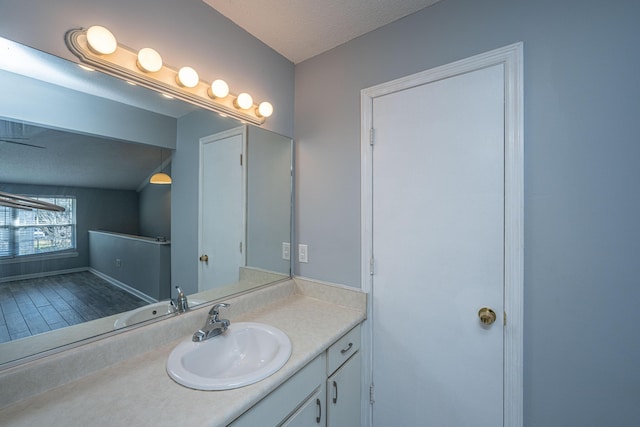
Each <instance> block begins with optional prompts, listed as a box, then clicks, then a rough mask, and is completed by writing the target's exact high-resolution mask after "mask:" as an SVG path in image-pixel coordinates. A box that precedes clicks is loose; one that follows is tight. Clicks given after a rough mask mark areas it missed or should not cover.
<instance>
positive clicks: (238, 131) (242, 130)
mask: <svg viewBox="0 0 640 427" xmlns="http://www.w3.org/2000/svg"><path fill="white" fill-rule="evenodd" d="M236 135H241V136H242V156H243V170H242V184H241V185H242V200H243V206H242V218H241V220H242V223H243V224H244V236H243V238H242V261H241V263H242V265H246V263H247V255H246V253H247V249H246V248H247V167H246V164H247V163H246V162H247V126H246V125H243V126H238V127H236V128H233V129H229V130H226V131H223V132H219V133H216V134H213V135H209V136H205V137H202V138H200V142H199V154H198V164H199V170H198V174H199V176H198V230H203V221H204V215H203V214H202V203H203V191H202V190H203V188H204V186H203V183H202V181H203V180H204V164H203V162H204V155H203V150H204V145H205V144H208V143H210V142H214V141H219V140H221V139H226V138H230V137H232V136H236ZM202 244H203V242H202V233H201V232H199V233H198V256H200V255H201V254H203V253H204V252H203V248H202ZM201 286H202V268H201V266H200V264H198V291H201V290H202V289H201Z"/></svg>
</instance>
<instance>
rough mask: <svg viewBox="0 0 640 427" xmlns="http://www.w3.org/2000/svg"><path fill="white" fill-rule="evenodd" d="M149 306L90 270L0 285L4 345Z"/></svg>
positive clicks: (0, 328) (0, 338) (2, 339)
mask: <svg viewBox="0 0 640 427" xmlns="http://www.w3.org/2000/svg"><path fill="white" fill-rule="evenodd" d="M146 304H147V302H145V301H143V300H141V299H140V298H138V297H136V296H135V295H132V294H130V293H128V292H126V291H125V290H123V289H120V288H119V287H117V286H114V285H112V284H110V283H109V282H107V281H105V280H103V279H101V278H99V277H98V276H96V275H94V274H92V273H90V272H88V271H84V272H78V273H68V274H61V275H57V276H47V277H41V278H36V279H28V280H17V281H14V282H5V283H0V342H6V341H11V340H15V339H18V338H24V337H28V336H30V335H36V334H40V333H43V332H47V331H51V330H54V329H59V328H64V327H66V326H71V325H76V324H78V323H83V322H86V321H89V320H94V319H99V318H101V317H106V316H111V315H113V314H117V313H122V312H123V311H129V310H133V309H135V308H138V307H141V306H143V305H146Z"/></svg>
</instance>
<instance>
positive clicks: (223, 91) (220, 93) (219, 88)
mask: <svg viewBox="0 0 640 427" xmlns="http://www.w3.org/2000/svg"><path fill="white" fill-rule="evenodd" d="M207 92H208V93H209V96H210V97H212V98H224V97H226V96H227V95H229V85H228V84H227V82H225V81H224V80H214V81H213V83H211V87H210V88H209V89H208V90H207Z"/></svg>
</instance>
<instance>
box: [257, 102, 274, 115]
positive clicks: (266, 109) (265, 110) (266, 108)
mask: <svg viewBox="0 0 640 427" xmlns="http://www.w3.org/2000/svg"><path fill="white" fill-rule="evenodd" d="M256 113H257V115H258V116H259V117H270V116H271V115H272V114H273V105H271V104H270V103H269V102H266V101H264V102H261V103H260V105H258V109H257V110H256Z"/></svg>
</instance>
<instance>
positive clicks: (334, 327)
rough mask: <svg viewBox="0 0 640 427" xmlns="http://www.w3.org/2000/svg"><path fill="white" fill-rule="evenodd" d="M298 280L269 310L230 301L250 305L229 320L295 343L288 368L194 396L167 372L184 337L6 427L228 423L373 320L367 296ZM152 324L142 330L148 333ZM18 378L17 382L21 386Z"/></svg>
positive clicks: (22, 404) (14, 409)
mask: <svg viewBox="0 0 640 427" xmlns="http://www.w3.org/2000/svg"><path fill="white" fill-rule="evenodd" d="M290 282H291V283H292V285H291V286H292V287H293V288H292V289H294V290H295V291H292V292H290V293H288V294H287V293H286V292H285V293H284V294H283V293H282V292H280V295H279V296H278V298H276V299H273V298H272V299H271V300H269V301H264V303H266V304H267V305H265V306H262V307H260V306H261V303H260V301H259V300H257V299H260V298H261V296H260V293H259V292H256V293H249V294H247V295H244V296H241V297H236V298H230V299H227V301H229V302H231V303H232V304H234V303H235V304H236V305H240V306H242V307H246V311H244V312H243V313H241V314H240V313H238V315H237V316H233V315H232V314H229V315H227V314H225V317H227V318H229V319H230V320H231V322H232V323H233V322H234V321H235V322H241V321H242V322H244V321H247V322H248V321H251V322H262V323H266V324H269V325H273V326H275V327H277V328H280V329H281V330H282V331H284V332H285V333H286V334H287V335H288V336H289V338H290V339H291V342H292V346H293V349H292V353H291V357H290V358H289V360H288V362H287V363H286V364H285V365H284V367H283V368H282V369H280V370H279V371H278V372H276V373H275V374H273V375H272V376H270V377H268V378H266V379H264V380H262V381H260V382H258V383H255V384H252V385H249V386H246V387H241V388H238V389H233V390H226V391H199V390H192V389H189V388H186V387H183V386H181V385H179V384H177V383H175V382H174V381H173V380H171V379H170V378H169V376H168V375H167V373H166V371H165V368H166V361H167V358H168V356H169V353H171V350H172V349H173V348H174V347H175V346H176V345H177V344H178V343H179V342H180V341H181V340H183V339H184V336H180V337H179V338H178V339H174V340H172V341H171V342H168V343H167V344H165V345H161V346H159V347H157V348H155V349H153V350H151V351H147V352H142V353H141V354H137V355H134V356H132V357H129V358H126V359H125V360H123V361H120V362H118V363H115V364H113V365H111V366H108V367H106V368H104V369H101V370H98V371H97V372H93V373H90V374H88V375H85V376H82V377H81V378H79V379H76V380H74V381H72V382H69V383H67V384H64V385H61V386H58V387H56V388H53V389H51V390H48V391H45V392H43V393H40V394H36V395H34V396H31V397H27V398H25V399H23V400H20V401H18V402H16V403H13V404H11V405H9V406H7V407H5V408H4V409H2V410H0V424H1V425H3V426H33V425H47V426H65V427H67V426H88V425H91V426H109V427H113V426H120V425H135V426H142V425H154V426H172V427H175V426H179V425H188V426H223V425H226V424H228V423H229V422H231V421H233V420H234V419H235V418H236V417H238V416H239V415H241V414H242V413H243V412H245V411H246V410H247V409H249V408H250V407H251V406H252V405H253V404H255V403H256V402H258V401H259V400H260V399H262V398H263V397H265V396H266V395H267V394H268V393H269V392H271V391H273V390H274V389H275V388H276V387H278V386H279V385H280V384H282V383H283V382H284V381H285V380H286V379H288V378H289V377H291V376H292V375H293V374H294V373H295V372H297V371H298V370H299V369H300V368H302V367H303V366H304V365H306V364H307V363H308V362H310V361H311V360H313V359H314V358H315V357H316V356H318V355H319V354H320V353H322V352H323V351H324V350H326V349H327V348H328V347H329V346H330V345H331V344H333V343H334V342H335V341H336V340H337V339H338V338H340V337H341V336H342V335H344V334H345V333H346V332H348V331H349V330H350V329H352V328H353V327H354V326H356V325H357V324H359V323H360V322H362V321H363V320H364V318H365V316H366V315H365V312H366V295H365V294H363V293H361V292H360V291H358V290H355V289H354V290H350V289H346V288H342V287H337V286H331V285H326V284H321V283H316V282H309V281H305V280H300V279H296V281H295V282H293V281H290ZM252 298H253V299H252ZM234 300H235V301H234ZM345 302H346V303H345ZM209 305H210V304H208V305H207V309H208V307H209ZM258 307H259V308H258ZM241 309H242V308H240V309H239V310H241ZM194 311H195V310H194ZM188 314H189V315H191V318H194V315H196V314H197V315H198V317H197V318H198V319H199V317H202V319H201V321H204V319H205V317H206V311H205V310H199V311H198V312H197V313H193V312H192V313H188ZM176 319H179V318H176ZM186 321H187V320H186V319H185V322H186ZM189 321H190V322H193V321H194V320H193V319H191V320H189ZM199 323H201V322H199ZM150 326H153V325H150ZM150 326H146V327H142V328H138V329H135V330H134V331H137V333H144V330H145V328H149V327H150ZM155 333H156V332H154V334H155ZM90 345H91V344H89V345H88V346H90ZM71 351H73V350H71ZM36 363H37V362H36ZM17 378H18V377H15V376H14V378H12V381H13V384H15V382H16V379H17ZM2 381H3V378H2V376H0V382H2ZM5 385H7V384H4V385H3V387H4V386H5ZM9 385H11V383H9Z"/></svg>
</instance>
